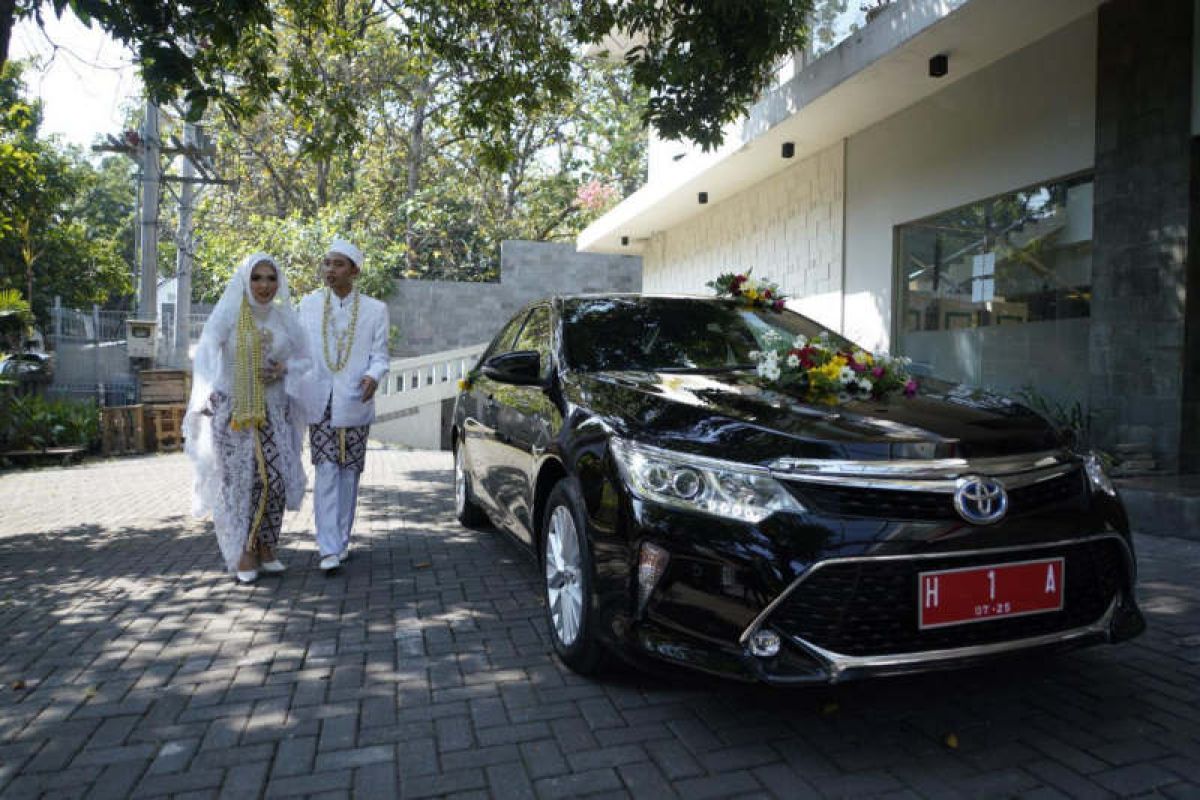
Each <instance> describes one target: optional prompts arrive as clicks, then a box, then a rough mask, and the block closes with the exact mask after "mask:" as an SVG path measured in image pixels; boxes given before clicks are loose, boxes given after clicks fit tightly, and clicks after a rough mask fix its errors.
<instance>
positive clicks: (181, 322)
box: [173, 122, 200, 365]
mask: <svg viewBox="0 0 1200 800" xmlns="http://www.w3.org/2000/svg"><path fill="white" fill-rule="evenodd" d="M199 139H200V137H199V129H198V128H197V127H196V125H195V124H193V123H191V122H188V123H185V124H184V126H183V149H184V150H185V151H193V150H196V149H197V148H198V146H199V143H200V142H199ZM181 177H182V178H183V181H182V185H181V186H180V187H179V228H178V230H177V232H176V241H175V245H176V253H177V256H176V258H175V336H174V337H173V338H174V340H175V358H174V361H175V363H176V364H184V365H186V364H187V359H188V344H189V342H190V339H191V319H192V253H193V252H194V251H195V237H194V236H193V235H192V210H193V208H194V205H193V203H194V190H193V189H192V181H194V180H195V178H196V165H195V162H193V160H192V156H191V155H190V153H189V152H184V154H183V169H182V175H181Z"/></svg>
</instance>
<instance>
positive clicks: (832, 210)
mask: <svg viewBox="0 0 1200 800" xmlns="http://www.w3.org/2000/svg"><path fill="white" fill-rule="evenodd" d="M843 164H844V160H843V145H842V144H841V143H839V144H837V145H835V146H833V147H830V148H828V149H827V150H824V151H822V152H820V153H818V154H816V155H814V156H812V157H810V158H807V159H804V160H803V161H800V162H799V163H797V164H796V165H795V166H793V167H791V168H789V169H786V170H784V171H783V172H781V173H779V174H778V175H776V176H774V177H772V178H770V179H769V180H766V181H764V182H762V183H761V184H757V185H755V186H754V187H753V188H751V189H749V190H747V191H744V192H742V193H741V194H738V195H735V196H733V197H730V198H728V199H724V200H719V201H718V202H715V203H714V204H713V206H712V207H711V208H710V209H709V210H707V211H705V212H704V213H703V214H701V215H699V216H697V217H695V218H694V219H692V220H690V221H689V222H687V223H685V224H683V225H680V226H678V227H676V228H672V229H671V230H670V231H668V232H664V233H660V234H657V235H655V236H654V237H653V239H652V240H651V242H650V244H649V246H648V247H647V249H646V251H645V253H644V255H643V258H644V259H645V264H646V268H645V284H646V291H648V292H654V291H660V292H698V293H701V294H707V293H708V292H709V290H708V289H706V288H705V286H704V284H705V282H707V281H709V280H712V279H713V278H714V277H716V276H717V275H718V274H720V273H722V272H735V271H742V270H745V269H750V268H753V269H754V274H756V275H761V276H764V277H766V278H770V279H771V280H773V281H775V282H776V283H778V284H779V285H780V287H781V288H782V289H783V290H784V291H785V292H786V293H787V294H789V295H792V296H794V297H796V298H804V297H814V296H820V295H828V294H830V293H840V292H841V291H842V231H843V215H842V208H843V202H842V193H843V186H844V184H845V181H844V179H843V174H844V169H843ZM801 310H804V309H801ZM822 321H825V322H829V321H828V320H822Z"/></svg>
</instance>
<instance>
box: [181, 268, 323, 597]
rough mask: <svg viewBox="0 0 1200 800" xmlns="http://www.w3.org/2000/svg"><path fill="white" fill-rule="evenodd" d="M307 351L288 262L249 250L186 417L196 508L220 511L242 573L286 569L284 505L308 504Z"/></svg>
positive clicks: (229, 558) (209, 342) (219, 527)
mask: <svg viewBox="0 0 1200 800" xmlns="http://www.w3.org/2000/svg"><path fill="white" fill-rule="evenodd" d="M307 353H308V350H307V347H306V346H305V340H304V332H303V329H302V328H301V327H300V324H299V322H298V320H297V318H296V315H295V313H294V312H293V311H292V307H291V303H290V296H289V292H288V286H287V279H286V277H285V276H284V274H283V270H281V269H280V268H279V267H278V265H277V264H276V263H275V260H274V259H273V258H271V256H269V255H267V254H266V253H254V254H253V255H251V256H248V257H247V258H246V259H245V260H244V261H243V262H242V263H241V265H240V266H239V267H238V269H237V272H235V273H234V275H233V278H231V279H230V281H229V284H228V285H227V286H226V287H225V291H224V293H223V294H222V295H221V299H220V300H219V301H218V302H217V305H216V308H215V309H213V312H212V314H211V315H210V316H209V318H208V321H207V322H206V323H205V325H204V332H203V333H202V334H201V336H200V343H199V345H198V346H197V348H196V355H195V359H194V364H193V374H192V393H191V398H190V401H189V403H188V410H187V414H186V416H185V417H184V421H183V430H184V436H185V437H186V447H185V449H186V451H187V454H188V457H189V458H190V459H191V462H192V468H193V471H194V480H193V484H192V513H193V514H194V515H195V516H197V517H203V516H207V515H208V514H209V513H211V514H212V517H213V528H214V529H215V531H216V534H217V543H218V544H219V545H220V548H221V555H222V556H223V557H224V559H225V565H226V567H227V568H228V569H229V570H230V571H231V572H233V573H235V574H236V576H237V579H238V580H239V581H240V582H242V583H253V582H254V581H255V580H256V579H257V578H258V574H259V571H260V570H261V571H262V572H266V573H279V572H283V571H284V569H285V567H284V565H283V564H282V563H281V562H280V561H279V557H278V554H277V553H276V547H277V545H278V542H279V529H280V527H281V526H282V524H283V510H284V508H285V507H286V508H290V509H296V508H299V507H300V502H301V500H303V499H304V489H305V481H306V479H305V475H304V468H303V465H302V463H301V460H300V447H301V444H300V443H301V435H302V432H303V425H304V417H303V414H302V413H301V412H300V409H299V407H298V406H296V404H295V403H296V401H295V400H294V399H293V398H294V397H295V395H296V394H297V391H298V390H297V385H298V384H299V382H300V379H301V376H303V375H304V373H305V372H307V370H308V365H309V360H308V355H307Z"/></svg>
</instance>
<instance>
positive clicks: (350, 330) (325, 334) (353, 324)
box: [321, 289, 358, 372]
mask: <svg viewBox="0 0 1200 800" xmlns="http://www.w3.org/2000/svg"><path fill="white" fill-rule="evenodd" d="M332 295H333V292H331V291H329V290H328V289H326V290H325V313H324V315H323V317H322V319H321V353H322V355H324V356H325V366H327V367H329V371H330V372H341V371H342V369H344V368H345V366H346V363H347V362H348V361H349V360H350V350H351V348H353V347H354V332H355V330H357V328H358V292H357V291H355V292H354V303H353V305H351V306H350V324H349V325H347V326H346V330H344V331H342V332H340V333H339V332H338V331H337V330H336V329H334V327H333V301H332V300H331V299H330V298H331V296H332ZM330 331H332V332H333V337H332V338H333V352H334V354H333V357H332V358H331V357H330V355H329V339H330V335H329V334H330Z"/></svg>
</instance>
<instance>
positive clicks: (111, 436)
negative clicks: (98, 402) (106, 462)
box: [100, 405, 146, 456]
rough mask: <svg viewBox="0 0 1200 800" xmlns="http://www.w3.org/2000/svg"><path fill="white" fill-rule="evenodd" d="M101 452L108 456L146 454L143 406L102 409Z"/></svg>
mask: <svg viewBox="0 0 1200 800" xmlns="http://www.w3.org/2000/svg"><path fill="white" fill-rule="evenodd" d="M100 450H101V452H102V453H104V455H106V456H123V455H131V454H135V453H144V452H146V424H145V413H144V410H143V407H142V406H141V405H133V406H107V407H105V408H101V409H100Z"/></svg>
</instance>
